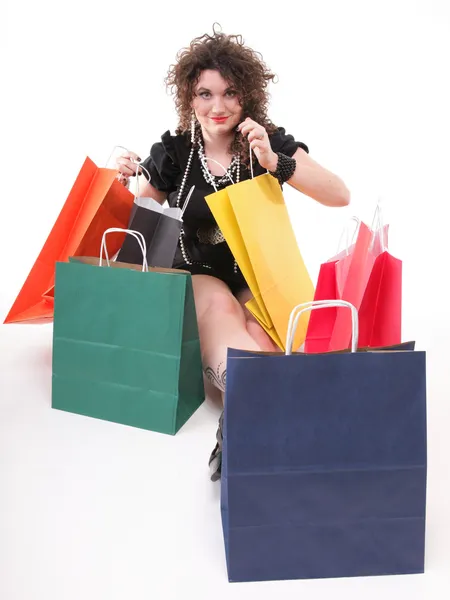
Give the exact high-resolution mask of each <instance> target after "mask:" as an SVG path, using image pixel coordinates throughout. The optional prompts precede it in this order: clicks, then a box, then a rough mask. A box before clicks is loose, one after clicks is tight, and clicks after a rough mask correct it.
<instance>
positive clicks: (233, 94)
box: [227, 90, 237, 98]
mask: <svg viewBox="0 0 450 600" xmlns="http://www.w3.org/2000/svg"><path fill="white" fill-rule="evenodd" d="M236 94H237V92H235V91H234V90H230V91H229V92H227V96H228V97H229V98H234V97H235V96H236Z"/></svg>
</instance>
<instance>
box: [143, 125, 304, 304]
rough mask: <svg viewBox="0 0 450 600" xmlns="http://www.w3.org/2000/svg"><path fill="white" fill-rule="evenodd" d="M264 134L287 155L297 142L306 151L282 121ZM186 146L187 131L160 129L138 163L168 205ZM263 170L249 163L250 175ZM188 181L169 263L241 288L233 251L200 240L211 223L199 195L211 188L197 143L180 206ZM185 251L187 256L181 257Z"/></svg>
mask: <svg viewBox="0 0 450 600" xmlns="http://www.w3.org/2000/svg"><path fill="white" fill-rule="evenodd" d="M269 139H270V144H271V146H272V150H273V151H274V152H282V153H283V154H286V155H287V156H293V155H294V154H295V152H296V151H297V148H303V150H305V152H308V151H309V150H308V147H307V146H306V145H305V144H303V143H302V142H297V141H295V139H294V138H293V137H292V135H287V134H286V133H285V130H284V129H283V128H282V127H280V128H278V130H277V131H276V132H275V133H273V134H272V135H270V136H269ZM190 150H191V142H190V136H189V135H188V134H185V135H176V136H172V135H171V134H170V132H169V131H166V133H164V134H163V135H162V136H161V142H158V143H156V144H154V145H153V146H152V148H151V150H150V156H149V157H148V158H146V159H145V160H144V161H143V162H142V165H143V166H144V167H145V168H146V169H147V170H148V172H149V173H150V183H151V184H152V185H153V187H155V188H156V189H157V190H159V191H161V192H166V193H167V201H168V203H169V205H170V206H172V207H174V206H176V205H177V199H178V193H179V189H180V186H181V184H182V180H183V176H184V173H185V170H186V167H187V163H188V158H189V154H190ZM265 172H266V170H265V169H263V168H262V167H261V166H260V165H259V163H256V165H255V167H254V169H253V174H254V176H255V177H256V176H257V175H262V174H263V173H265ZM144 173H145V172H144ZM250 178H251V174H250V171H249V170H247V168H246V167H245V166H244V165H241V168H240V181H245V180H246V179H250ZM193 185H195V190H194V192H193V194H192V197H191V199H190V201H189V204H188V206H187V208H186V212H185V213H184V217H183V230H184V236H183V242H184V243H183V245H184V256H183V252H182V249H181V247H180V242H179V243H178V247H177V252H176V255H175V260H174V264H173V267H174V268H175V269H185V270H186V271H189V272H190V273H192V274H193V275H198V274H202V275H212V276H213V277H217V278H218V279H220V280H222V281H223V282H225V283H226V284H227V285H228V286H229V288H230V289H231V291H232V293H233V294H235V295H236V293H237V292H239V291H240V290H241V289H244V288H246V287H247V284H246V282H245V279H244V277H243V275H242V273H241V272H240V270H239V269H236V267H235V262H234V257H233V255H232V253H231V251H230V249H229V247H228V245H227V243H226V242H221V243H204V237H203V236H202V235H201V234H200V233H199V232H202V231H208V230H211V229H212V228H213V227H214V226H215V225H217V224H216V221H215V219H214V217H213V215H212V213H211V211H210V209H209V207H208V204H207V203H206V201H205V196H207V195H209V194H212V193H213V192H214V188H213V187H212V185H211V183H207V182H206V179H205V177H204V175H203V173H202V170H201V163H200V159H199V156H198V153H197V149H196V150H195V152H194V154H193V159H192V164H191V167H190V169H189V176H188V178H187V180H186V182H185V185H184V189H183V194H182V197H181V198H180V204H179V205H180V206H181V207H183V204H184V201H185V199H186V196H187V194H188V192H189V190H190V188H191V187H192V186H193ZM226 185H231V182H230V181H229V180H228V183H226V182H225V183H224V184H222V185H221V186H220V188H219V189H223V188H224V187H226ZM200 239H202V241H200ZM186 256H187V259H188V260H186V258H185V257H186Z"/></svg>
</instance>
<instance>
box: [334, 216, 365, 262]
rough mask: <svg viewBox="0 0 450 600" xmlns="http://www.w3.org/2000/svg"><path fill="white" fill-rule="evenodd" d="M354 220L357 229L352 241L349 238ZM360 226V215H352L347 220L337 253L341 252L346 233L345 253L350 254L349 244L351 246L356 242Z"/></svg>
mask: <svg viewBox="0 0 450 600" xmlns="http://www.w3.org/2000/svg"><path fill="white" fill-rule="evenodd" d="M352 221H354V222H355V223H356V229H355V231H354V233H353V236H352V239H351V241H350V240H349V228H350V225H351V224H352ZM360 227H361V219H358V217H350V219H349V221H348V222H347V224H346V225H344V227H343V229H342V232H341V236H340V238H339V242H338V247H337V250H336V254H339V252H340V251H341V246H342V240H343V238H344V235H345V254H346V256H348V255H349V251H348V248H349V246H351V245H352V244H354V243H355V241H356V237H357V235H358V231H359V228H360Z"/></svg>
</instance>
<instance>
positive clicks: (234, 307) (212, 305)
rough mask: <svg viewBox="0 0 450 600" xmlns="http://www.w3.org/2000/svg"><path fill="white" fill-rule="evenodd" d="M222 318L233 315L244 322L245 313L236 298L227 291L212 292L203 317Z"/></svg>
mask: <svg viewBox="0 0 450 600" xmlns="http://www.w3.org/2000/svg"><path fill="white" fill-rule="evenodd" d="M212 315H214V316H216V317H217V318H219V319H220V316H221V315H222V316H225V315H231V316H237V317H239V318H242V321H243V322H244V321H245V319H244V312H243V310H242V307H241V305H240V304H239V302H238V301H237V300H236V298H235V297H234V296H233V295H232V294H231V292H227V291H212V292H211V294H210V295H209V297H208V299H207V302H206V304H205V306H204V311H203V316H208V317H210V316H212Z"/></svg>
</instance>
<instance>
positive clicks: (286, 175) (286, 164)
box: [269, 152, 297, 185]
mask: <svg viewBox="0 0 450 600" xmlns="http://www.w3.org/2000/svg"><path fill="white" fill-rule="evenodd" d="M276 155H277V156H278V163H277V168H276V169H275V171H269V173H270V174H271V175H272V176H273V177H276V179H278V181H279V182H280V185H283V183H285V182H286V181H289V179H290V178H291V177H292V175H293V174H294V173H295V168H296V166H297V161H296V160H295V158H291V157H290V156H286V154H283V153H282V152H276Z"/></svg>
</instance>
